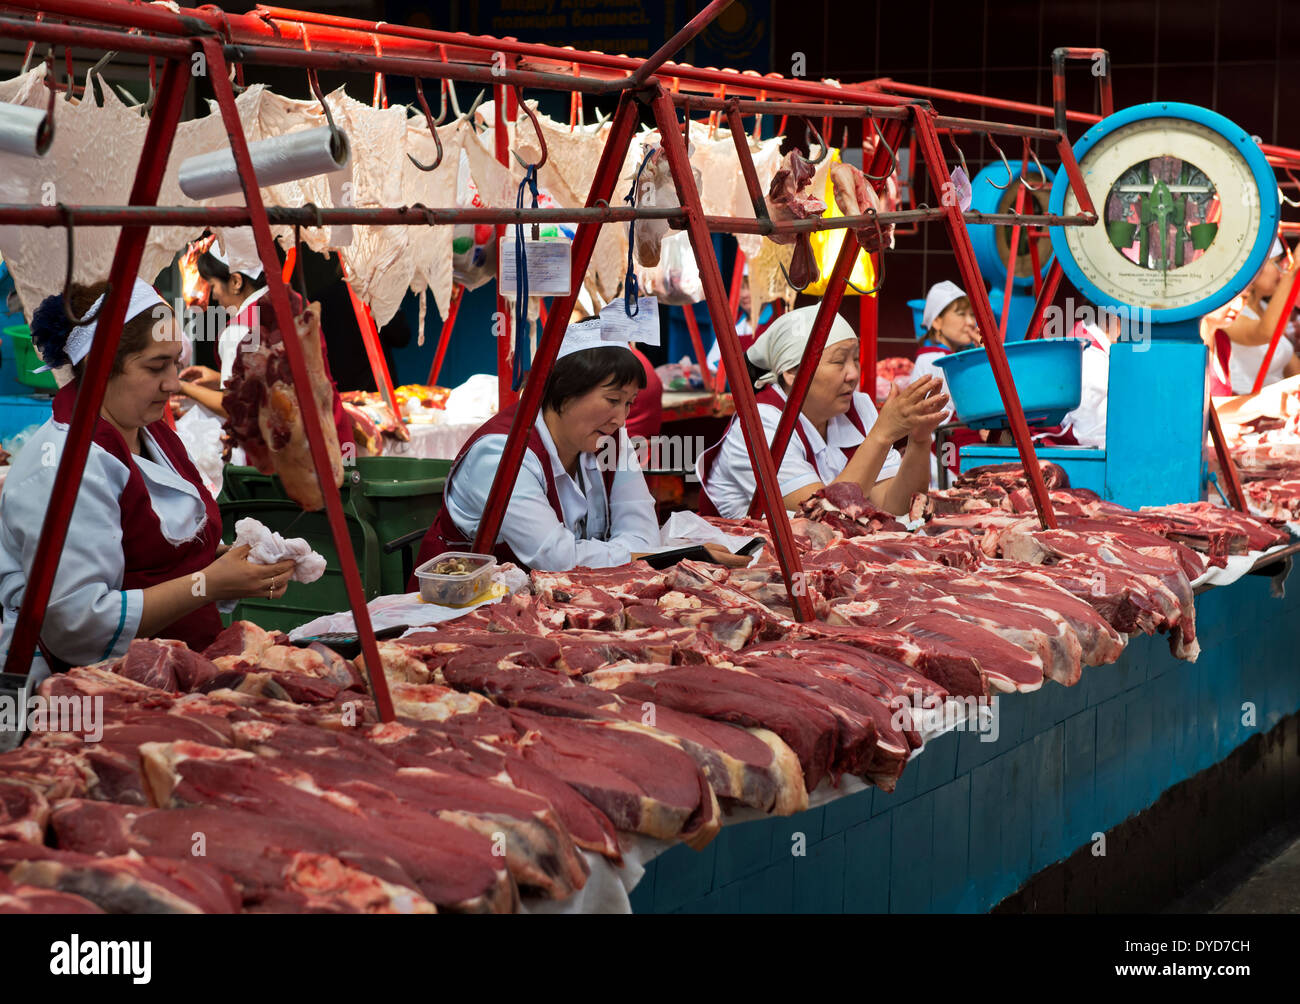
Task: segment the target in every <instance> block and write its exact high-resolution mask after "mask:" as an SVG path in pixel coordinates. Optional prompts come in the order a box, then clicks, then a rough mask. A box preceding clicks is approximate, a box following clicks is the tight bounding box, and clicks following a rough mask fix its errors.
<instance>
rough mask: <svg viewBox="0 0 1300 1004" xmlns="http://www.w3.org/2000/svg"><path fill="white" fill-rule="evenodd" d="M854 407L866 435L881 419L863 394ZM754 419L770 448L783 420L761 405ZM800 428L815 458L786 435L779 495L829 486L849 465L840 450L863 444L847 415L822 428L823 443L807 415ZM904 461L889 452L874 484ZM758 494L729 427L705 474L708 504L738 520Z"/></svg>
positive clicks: (740, 437)
mask: <svg viewBox="0 0 1300 1004" xmlns="http://www.w3.org/2000/svg"><path fill="white" fill-rule="evenodd" d="M773 390H775V391H776V392H777V394H779V395H780V396H781V399H782V400H784V399H785V393H784V392H783V391H782V390H781V388H780V387H775V386H774V387H773ZM853 407H854V408H856V409H857V410H858V415H859V416H860V417H861V418H862V424H863V426H864V427H865V428H866V429H867V431H868V432H870V431H871V427H872V426H873V425H875V424H876V419H877V418H878V417H879V413H878V412H877V411H876V406H875V405H874V404H873V403H872V401H871V398H869V397H868V396H867V395H866V394H863V393H860V392H854V394H853ZM758 417H759V419H760V420H761V421H762V423H763V431H764V433H765V434H766V436H767V442H768V444H769V445H771V442H772V440H773V438H775V436H776V427H777V425H778V424H779V423H780V421H781V409H780V408H777V407H775V406H773V405H770V404H760V405H758ZM799 424H800V427H801V428H802V429H803V433H804V435H805V436H807V437H808V444H809V445H810V446H811V447H812V451H813V455H812V457H808V456H806V455H805V454H804V449H803V443H802V442H801V441H800V439H799V436H798V434H797V433H796V434H792V435H791V436H790V444H789V446H788V447H787V448H786V451H785V456H784V457H783V458H782V459H781V469H780V471H778V472H777V481H778V482H779V483H780V486H781V494H782V495H789V494H791V493H792V492H797V491H798V490H799V489H800V488H806V487H807V486H808V485H815V484H818V483H819V482H820V483H821V484H824V485H828V484H830V483H831V482H832V481H834V480H835V479H836V478H837V477H839V476H840V475H841V474H842V473H843V472H844V468H845V467H847V466H848V463H849V458H848V457H847V456H845V454H844V450H845V449H847V448H849V447H854V446H858V445H859V444H861V443H862V442H864V440H865V437H864V436H863V435H862V433H860V432H858V430H857V427H856V426H855V425H854V424H853V421H852V419H850V418H849V416H848V415H847V414H844V415H836V416H835V417H834V418H832V419H831V420H830V421H829V422H828V423H827V424H826V438H825V439H822V437H821V435H820V433H818V432H817V429H816V428H815V427H814V426H813V424H812V422H810V421H808V418H807V416H805V415H802V414H801V415H800V416H799ZM902 462H903V458H902V456H901V455H900V454H899V452H898V451H897V450H894V449H891V450H890V451H889V453H888V455H887V456H886V457H885V462H884V463H883V464H881V465H880V473H879V474H877V475H876V480H877V481H884V480H886V479H887V478H892V477H893V476H894V475H896V474H897V473H898V468H899V465H900V464H901V463H902ZM696 468H697V469H696V474H697V476H698V475H701V474H702V473H703V469H702V466H701V465H700V464H697V465H696ZM756 491H758V482H757V480H756V479H755V477H754V470H753V466H752V465H751V464H750V461H749V450H748V449H747V448H746V446H745V435H744V432H743V430H742V429H741V428H740V423H739V422H732V424H731V428H729V429H728V430H727V434H726V436H724V437H723V440H722V447H721V449H720V450H719V451H718V453H717V455H716V456H715V457H714V460H713V467H712V468H711V470H710V471H709V477H708V493H709V500H710V501H711V502H712V503H713V505H714V508H716V509H717V510H718V514H719V515H720V516H724V517H726V518H728V519H740V518H741V517H743V516H745V515H746V514H747V513H748V512H749V506H750V503H751V502H753V499H754V493H755V492H756Z"/></svg>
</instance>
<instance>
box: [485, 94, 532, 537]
mask: <svg viewBox="0 0 1300 1004" xmlns="http://www.w3.org/2000/svg"><path fill="white" fill-rule="evenodd" d="M507 115H509V116H510V121H512V122H513V121H514V119H515V117H516V108H515V89H514V88H513V87H506V86H505V85H504V84H502V85H499V86H498V87H497V88H496V96H495V100H494V101H493V104H492V118H493V119H494V123H493V130H494V137H493V138H494V139H495V141H496V155H497V160H498V161H499V162H500V163H502V164H505V165H506V167H507V168H508V167H509V166H510V134H509V132H508V131H507V129H506V116H507ZM471 125H473V123H471ZM506 229H507V228H506V227H505V225H503V224H501V225H498V226H497V254H498V258H497V260H498V261H500V257H499V256H500V255H501V254H502V253H504V251H505V247H506ZM504 292H505V291H504V290H503V289H502V288H501V277H500V275H498V276H497V316H496V322H497V323H496V324H494V325H493V326H492V330H493V331H494V332H496V334H497V407H498V408H506V407H509V406H510V405H512V404H514V403H515V400H516V399H517V398H518V396H519V395H518V394H516V393H515V390H514V388H513V387H512V386H511V383H512V372H511V370H512V362H511V360H512V359H513V358H514V344H515V332H514V326H515V325H514V318H513V317H512V316H511V314H510V304H509V303H508V302H507V301H506V298H505V296H504V295H503V294H504ZM527 306H528V305H527V304H524V308H525V309H527ZM488 550H489V551H491V550H492V548H491V547H490V546H489V547H488Z"/></svg>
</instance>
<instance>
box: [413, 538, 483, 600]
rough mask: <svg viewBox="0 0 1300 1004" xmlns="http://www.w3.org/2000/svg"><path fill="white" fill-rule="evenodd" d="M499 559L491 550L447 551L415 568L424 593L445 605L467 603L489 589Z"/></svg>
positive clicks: (422, 595)
mask: <svg viewBox="0 0 1300 1004" xmlns="http://www.w3.org/2000/svg"><path fill="white" fill-rule="evenodd" d="M496 566H497V559H496V558H494V557H492V555H490V554H472V553H470V552H468V551H446V552H444V553H443V554H440V555H438V556H437V557H436V558H431V559H429V560H428V561H426V562H425V563H424V564H423V565H421V566H420V567H419V568H417V569H416V570H415V578H416V580H417V581H418V582H419V583H420V596H421V597H422V598H423V599H424V600H425V602H427V603H437V604H439V605H440V606H444V607H467V606H469V605H470V604H471V603H474V602H475V601H476V600H478V598H479V597H480V596H482V595H483V594H484V593H486V592H487V591H488V589H489V588H490V587H491V585H492V570H493V569H494V568H496Z"/></svg>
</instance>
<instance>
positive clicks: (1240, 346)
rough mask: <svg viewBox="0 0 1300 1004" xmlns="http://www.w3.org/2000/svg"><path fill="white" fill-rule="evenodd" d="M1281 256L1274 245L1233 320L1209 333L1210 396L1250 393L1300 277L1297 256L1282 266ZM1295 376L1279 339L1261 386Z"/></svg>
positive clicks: (1294, 364)
mask: <svg viewBox="0 0 1300 1004" xmlns="http://www.w3.org/2000/svg"><path fill="white" fill-rule="evenodd" d="M1285 254H1286V249H1285V248H1284V247H1283V246H1282V242H1281V241H1280V240H1275V241H1274V242H1273V253H1272V255H1271V256H1270V258H1269V260H1268V261H1266V262H1265V263H1264V267H1263V268H1261V269H1260V270H1259V274H1258V275H1256V276H1255V278H1254V279H1252V280H1251V283H1250V285H1249V286H1247V287H1246V292H1245V293H1244V302H1243V303H1242V305H1241V308H1240V310H1239V311H1238V313H1237V316H1236V317H1235V318H1234V319H1233V320H1232V321H1231V322H1229V323H1227V324H1223V325H1220V326H1219V327H1218V328H1217V329H1216V330H1215V331H1214V337H1213V344H1212V345H1211V352H1212V354H1213V358H1212V360H1211V371H1212V374H1213V375H1214V377H1215V378H1216V380H1215V383H1216V386H1215V387H1214V390H1213V393H1216V394H1227V393H1231V394H1249V393H1250V392H1251V391H1253V390H1254V389H1255V379H1256V377H1258V376H1259V371H1260V368H1261V367H1262V366H1263V365H1264V357H1265V356H1266V355H1267V354H1268V345H1269V342H1270V341H1271V340H1272V338H1273V332H1274V331H1275V330H1277V325H1278V321H1279V320H1281V318H1282V308H1283V307H1284V306H1286V300H1287V294H1289V293H1290V292H1291V286H1292V284H1293V283H1294V282H1295V280H1296V273H1297V272H1300V255H1297V256H1296V257H1295V258H1294V259H1293V260H1292V261H1291V264H1290V265H1287V264H1286V262H1285V259H1284V257H1283V256H1284V255H1285ZM1265 302H1267V306H1265ZM1297 373H1300V357H1298V356H1297V355H1296V353H1295V348H1294V346H1292V344H1291V342H1290V341H1289V340H1288V339H1287V337H1286V335H1285V334H1283V336H1282V337H1281V338H1280V339H1278V343H1277V349H1276V350H1275V351H1274V353H1273V358H1272V360H1271V362H1270V363H1269V367H1268V372H1267V373H1266V374H1265V375H1264V383H1263V386H1265V387H1267V386H1268V385H1269V384H1271V383H1277V382H1278V381H1279V380H1283V379H1285V378H1286V377H1292V376H1295V375H1296V374H1297Z"/></svg>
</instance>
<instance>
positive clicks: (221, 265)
mask: <svg viewBox="0 0 1300 1004" xmlns="http://www.w3.org/2000/svg"><path fill="white" fill-rule="evenodd" d="M195 265H196V266H197V267H198V270H199V275H200V276H202V277H203V278H204V279H206V280H207V281H208V282H211V281H212V280H213V279H220V280H221V281H222V282H229V281H230V277H231V276H232V275H240V276H243V278H244V283H245V285H247V286H248V287H249V288H251V289H261V288H262V287H263V286H265V285H266V272H263V273H262V274H261V275H259V276H258V277H257V278H256V279H254V278H253V277H252V276H251V275H248V274H247V273H246V272H231V271H230V267H229V266H228V265H227V264H226V263H225V262H224V261H222V260H221V259H220V258H218V257H217V256H216V255H214V254H213V253H212V252H211V251H204V252H203V253H202V254H201V255H199V258H198V261H197V262H195Z"/></svg>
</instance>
